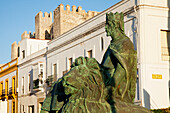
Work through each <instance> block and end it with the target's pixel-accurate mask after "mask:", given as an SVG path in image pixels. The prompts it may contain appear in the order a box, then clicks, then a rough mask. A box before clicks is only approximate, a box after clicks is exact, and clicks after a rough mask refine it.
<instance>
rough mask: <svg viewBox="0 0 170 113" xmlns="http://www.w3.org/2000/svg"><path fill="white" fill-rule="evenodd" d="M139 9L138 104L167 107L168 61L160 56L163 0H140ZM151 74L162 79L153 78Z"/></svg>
mask: <svg viewBox="0 0 170 113" xmlns="http://www.w3.org/2000/svg"><path fill="white" fill-rule="evenodd" d="M143 4H145V5H154V7H153V6H143V7H140V10H139V13H138V14H139V16H140V18H139V22H140V28H139V29H140V30H139V31H140V33H139V34H140V45H139V46H140V50H139V51H138V52H140V61H139V63H140V68H139V69H140V70H139V71H140V77H141V93H142V105H143V106H144V107H146V108H149V109H158V108H167V107H169V75H170V74H169V61H162V59H161V35H160V33H161V32H160V31H161V29H163V30H168V29H169V28H168V21H169V20H168V17H169V15H168V9H167V8H163V7H158V6H164V7H166V6H167V0H143ZM153 74H160V75H162V79H153V78H152V75H153Z"/></svg>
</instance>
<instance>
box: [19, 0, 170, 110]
mask: <svg viewBox="0 0 170 113" xmlns="http://www.w3.org/2000/svg"><path fill="white" fill-rule="evenodd" d="M60 6H62V7H63V5H60ZM169 6H170V3H169V0H122V1H121V2H119V3H117V4H115V5H114V6H112V7H110V8H108V9H106V10H105V11H103V12H101V13H100V14H98V15H96V16H94V17H92V18H90V19H88V20H87V21H85V22H83V23H81V24H79V25H78V26H76V27H74V28H72V29H70V30H68V31H66V32H64V33H63V34H61V35H54V37H53V36H51V37H52V38H54V39H52V40H51V41H49V40H40V39H41V38H40V39H37V38H36V39H33V38H22V40H21V42H20V46H19V48H20V49H19V51H20V52H19V53H20V56H19V58H18V83H19V84H20V85H18V87H19V89H18V98H19V99H18V111H20V113H23V112H25V113H31V112H32V110H34V111H35V113H36V112H37V113H38V112H39V111H40V109H39V108H40V107H41V105H42V102H43V100H44V98H45V96H46V91H47V90H48V88H47V87H46V86H44V82H45V81H48V82H50V79H51V78H52V81H55V80H57V79H58V78H61V77H62V76H63V75H64V74H65V73H66V72H68V71H69V70H70V65H71V64H72V62H74V60H75V59H76V58H78V57H79V56H84V57H89V58H91V57H93V58H96V59H97V61H98V62H99V63H101V61H102V58H103V55H104V53H105V51H106V49H107V47H108V45H109V44H110V40H111V38H110V37H107V36H106V33H105V21H106V13H109V12H113V13H115V12H123V13H124V16H125V17H124V22H125V33H126V35H127V36H128V37H130V39H131V41H132V42H133V43H134V46H135V49H136V50H137V55H138V64H137V67H138V73H137V90H136V98H135V102H138V101H139V102H140V104H141V105H142V106H143V107H146V108H148V109H158V108H167V107H169V105H170V101H169V100H170V96H169V95H170V94H169V87H170V86H169V80H170V78H169V76H170V73H169V70H170V68H169V65H170V64H169V56H170V55H169V52H170V51H169V47H170V41H169V38H170V34H169V33H170V26H169V25H170V24H169V16H170V15H169ZM67 7H68V6H67ZM58 8H61V7H58ZM55 11H58V10H55ZM55 24H57V22H56V23H55ZM55 24H53V26H52V27H55V26H54V25H55ZM56 29H57V28H56ZM36 80H37V81H38V82H37V81H36ZM40 80H42V81H40ZM35 84H36V85H35ZM37 85H38V87H36V86H37Z"/></svg>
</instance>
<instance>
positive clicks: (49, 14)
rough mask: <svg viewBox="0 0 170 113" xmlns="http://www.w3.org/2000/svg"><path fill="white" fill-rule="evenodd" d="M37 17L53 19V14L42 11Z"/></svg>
mask: <svg viewBox="0 0 170 113" xmlns="http://www.w3.org/2000/svg"><path fill="white" fill-rule="evenodd" d="M35 17H44V18H52V12H50V13H47V12H44V14H43V12H42V11H40V12H39V13H38V14H37V15H36V16H35Z"/></svg>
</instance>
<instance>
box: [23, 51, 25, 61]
mask: <svg viewBox="0 0 170 113" xmlns="http://www.w3.org/2000/svg"><path fill="white" fill-rule="evenodd" d="M22 58H23V59H24V58H25V50H23V51H22Z"/></svg>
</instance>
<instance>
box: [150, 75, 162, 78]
mask: <svg viewBox="0 0 170 113" xmlns="http://www.w3.org/2000/svg"><path fill="white" fill-rule="evenodd" d="M152 79H162V75H160V74H152Z"/></svg>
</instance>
